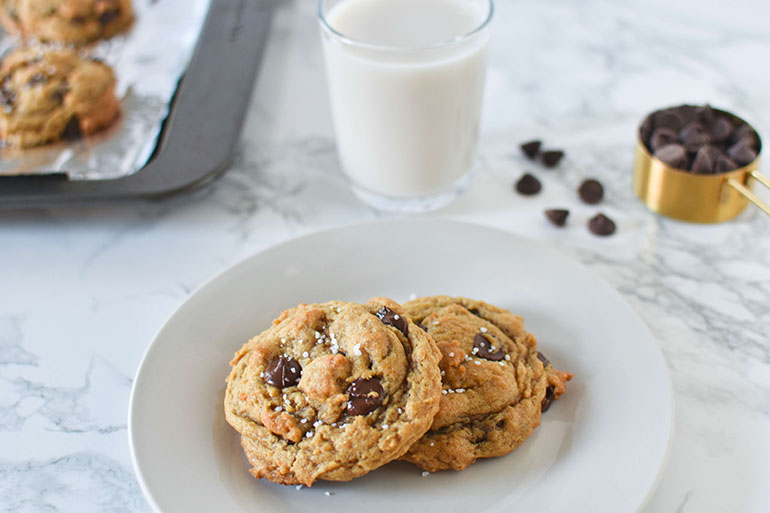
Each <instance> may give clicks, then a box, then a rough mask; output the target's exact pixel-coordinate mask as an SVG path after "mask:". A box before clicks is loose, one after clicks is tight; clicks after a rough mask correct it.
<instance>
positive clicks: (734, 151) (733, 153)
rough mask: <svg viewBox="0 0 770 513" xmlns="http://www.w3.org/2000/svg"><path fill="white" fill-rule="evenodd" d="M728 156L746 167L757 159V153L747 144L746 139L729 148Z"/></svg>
mask: <svg viewBox="0 0 770 513" xmlns="http://www.w3.org/2000/svg"><path fill="white" fill-rule="evenodd" d="M727 156H728V157H730V158H731V159H732V160H734V161H735V162H737V163H738V164H739V165H741V166H745V165H746V164H749V163H751V162H754V159H756V158H757V152H756V151H754V149H753V148H752V147H751V146H750V145H749V144H748V143H746V142H745V139H742V140H740V141H738V142H737V143H735V144H733V145H732V146H730V147H729V148H727Z"/></svg>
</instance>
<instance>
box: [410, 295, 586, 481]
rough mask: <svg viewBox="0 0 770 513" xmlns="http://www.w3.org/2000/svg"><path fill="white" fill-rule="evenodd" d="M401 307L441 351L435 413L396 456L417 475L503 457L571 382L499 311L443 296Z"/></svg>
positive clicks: (516, 322)
mask: <svg viewBox="0 0 770 513" xmlns="http://www.w3.org/2000/svg"><path fill="white" fill-rule="evenodd" d="M404 309H405V310H406V313H407V314H408V315H409V316H410V317H411V318H412V320H413V321H414V322H415V323H418V324H419V325H420V327H422V328H423V329H424V330H425V331H427V332H428V333H429V334H430V335H431V337H432V338H433V339H434V340H435V341H436V343H437V345H438V347H439V349H440V350H441V353H442V359H441V362H440V364H439V365H440V368H441V375H442V387H443V390H442V396H441V404H440V407H439V410H438V413H436V416H435V417H434V419H433V424H432V426H431V429H430V431H428V432H427V433H426V434H425V435H424V436H423V437H422V438H421V439H420V440H418V441H417V442H416V443H415V444H414V445H413V446H412V447H411V448H410V449H409V451H408V452H407V453H406V454H405V455H404V456H402V458H401V459H403V460H406V461H410V462H412V463H414V464H416V465H418V466H419V467H421V468H422V469H424V470H428V471H431V472H432V471H436V470H441V469H450V468H451V469H455V470H462V469H464V468H466V467H467V466H468V465H470V464H471V463H473V462H474V461H476V459H478V458H490V457H494V456H502V455H503V454H507V453H509V452H511V451H512V450H513V449H515V448H516V447H518V446H519V445H520V444H521V443H522V442H523V441H524V440H525V439H526V438H527V437H528V436H529V435H530V434H531V433H532V431H533V430H534V429H535V427H537V426H538V425H539V424H540V414H541V411H542V410H543V409H544V408H547V406H548V405H550V401H551V400H553V399H555V398H557V394H558V395H561V394H562V393H564V382H566V380H568V379H570V378H571V377H572V376H571V375H569V374H566V373H558V371H555V370H553V368H552V367H551V366H550V365H548V366H547V367H545V366H544V364H543V361H542V360H541V358H540V356H542V355H539V353H538V351H537V349H536V343H535V337H534V336H532V334H530V333H528V332H527V331H526V330H525V329H524V323H523V320H522V318H521V317H519V316H518V315H513V314H512V313H510V312H508V311H506V310H503V309H501V308H497V307H495V306H492V305H489V304H487V303H484V302H483V301H474V300H471V299H466V298H452V297H448V296H433V297H424V298H418V299H415V300H412V301H409V302H407V303H404ZM548 368H551V369H552V372H550V373H549V371H548ZM559 380H562V381H559ZM557 382H558V383H557ZM557 385H558V386H557ZM549 390H550V392H548V391H549ZM549 394H550V397H551V399H550V400H548V399H546V398H547V397H549Z"/></svg>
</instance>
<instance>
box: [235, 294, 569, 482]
mask: <svg viewBox="0 0 770 513" xmlns="http://www.w3.org/2000/svg"><path fill="white" fill-rule="evenodd" d="M231 365H232V371H231V372H230V375H229V376H228V378H227V391H226V394H225V415H226V418H227V421H228V423H230V425H231V426H233V427H234V428H235V429H236V430H237V431H238V432H239V433H240V434H241V445H242V447H243V449H244V451H245V453H246V457H247V459H248V461H249V463H250V464H251V466H252V468H251V473H252V474H253V475H254V476H255V477H257V478H266V479H269V480H270V481H273V482H276V483H281V484H304V485H307V486H310V485H312V484H313V482H314V481H316V480H317V479H325V480H332V481H347V480H350V479H353V478H355V477H359V476H361V475H364V474H366V473H367V472H369V471H371V470H374V469H376V468H378V467H380V466H382V465H384V464H385V463H388V462H389V461H393V460H396V459H402V460H406V461H409V462H412V463H414V464H416V465H417V466H419V467H420V468H422V469H423V470H426V471H431V472H432V471H436V470H442V469H455V470H462V469H464V468H466V467H467V466H468V465H470V464H472V463H473V462H474V461H476V460H477V459H478V458H489V457H495V456H502V455H504V454H507V453H509V452H511V451H512V450H514V449H515V448H516V447H518V446H519V445H520V444H521V443H522V442H523V441H524V440H525V439H526V438H527V437H528V436H529V435H530V434H531V433H532V431H533V430H534V429H535V428H536V427H537V426H538V425H539V424H540V417H541V413H542V412H543V411H546V410H547V409H548V408H549V406H550V405H551V403H552V401H553V400H555V399H558V398H559V396H561V395H562V394H563V393H564V391H565V386H566V382H567V381H568V380H569V379H571V378H572V375H571V374H568V373H565V372H560V371H558V370H556V369H555V368H553V366H551V364H550V363H549V361H548V360H547V359H546V358H545V357H544V356H543V355H542V354H541V353H539V352H538V351H537V348H536V341H535V338H534V337H533V336H532V335H531V334H530V333H528V332H527V331H526V330H525V329H524V326H523V321H522V319H521V317H519V316H517V315H513V314H512V313H510V312H508V311H506V310H503V309H501V308H497V307H495V306H492V305H489V304H487V303H484V302H483V301H474V300H471V299H466V298H452V297H447V296H434V297H425V298H418V299H415V300H412V301H409V302H407V303H405V304H404V305H403V306H402V305H399V304H397V303H395V302H394V301H391V300H389V299H386V298H373V299H371V300H369V302H367V303H365V304H362V305H361V304H356V303H347V302H341V301H332V302H328V303H321V304H313V305H304V304H302V305H299V306H297V307H295V308H292V309H290V310H287V311H285V312H283V313H282V314H281V315H280V316H279V317H278V318H277V319H275V320H274V321H273V325H272V326H271V327H270V328H269V329H267V330H266V331H264V332H262V333H261V334H259V335H258V336H256V337H254V338H253V339H251V340H249V341H248V342H247V343H246V344H245V345H244V346H243V347H242V348H241V349H240V350H239V351H238V352H237V353H236V354H235V357H234V358H233V360H232V362H231Z"/></svg>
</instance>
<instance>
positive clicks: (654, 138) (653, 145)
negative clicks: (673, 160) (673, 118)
mask: <svg viewBox="0 0 770 513" xmlns="http://www.w3.org/2000/svg"><path fill="white" fill-rule="evenodd" d="M677 142H679V135H678V134H677V133H676V132H674V131H673V130H671V129H670V128H666V127H661V128H656V129H655V130H654V131H653V132H652V135H651V136H650V150H652V151H655V150H657V149H658V148H660V147H662V146H665V145H667V144H671V143H677Z"/></svg>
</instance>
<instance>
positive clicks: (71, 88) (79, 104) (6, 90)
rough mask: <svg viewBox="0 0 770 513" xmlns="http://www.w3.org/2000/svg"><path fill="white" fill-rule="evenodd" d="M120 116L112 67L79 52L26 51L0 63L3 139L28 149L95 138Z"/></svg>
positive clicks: (61, 50)
mask: <svg viewBox="0 0 770 513" xmlns="http://www.w3.org/2000/svg"><path fill="white" fill-rule="evenodd" d="M119 113H120V102H119V101H118V99H117V98H116V97H115V75H114V74H113V72H112V69H110V67H109V66H107V65H106V64H104V63H102V62H97V61H94V60H90V59H87V58H82V57H80V56H79V55H78V54H77V53H76V52H75V51H74V50H69V49H54V48H43V47H30V48H22V49H18V50H15V51H13V52H11V53H10V54H8V55H6V56H5V57H4V58H3V61H2V64H1V65H0V139H2V141H3V142H4V144H5V145H7V146H15V147H18V148H27V147H31V146H38V145H41V144H45V143H47V142H51V141H55V140H57V139H75V138H78V137H81V136H87V135H91V134H93V133H95V132H98V131H99V130H102V129H104V128H106V127H107V126H109V125H110V124H112V123H113V121H115V120H116V119H117V117H118V115H119Z"/></svg>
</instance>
